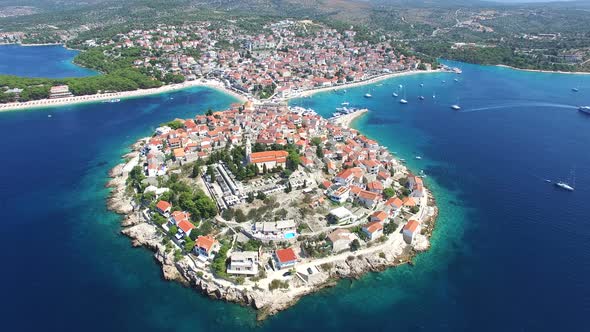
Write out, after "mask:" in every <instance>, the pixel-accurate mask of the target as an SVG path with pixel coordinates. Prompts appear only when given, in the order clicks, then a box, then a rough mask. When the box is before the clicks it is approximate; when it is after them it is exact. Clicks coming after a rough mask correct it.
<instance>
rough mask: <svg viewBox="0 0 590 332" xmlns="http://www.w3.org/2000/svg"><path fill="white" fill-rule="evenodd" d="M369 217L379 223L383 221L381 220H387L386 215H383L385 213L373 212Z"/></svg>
mask: <svg viewBox="0 0 590 332" xmlns="http://www.w3.org/2000/svg"><path fill="white" fill-rule="evenodd" d="M371 217H372V218H376V219H379V221H383V220H385V219H387V213H385V211H375V212H373V214H372V215H371Z"/></svg>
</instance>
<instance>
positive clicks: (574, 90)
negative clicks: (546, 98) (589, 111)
mask: <svg viewBox="0 0 590 332" xmlns="http://www.w3.org/2000/svg"><path fill="white" fill-rule="evenodd" d="M572 91H573V92H578V91H580V89H578V88H572Z"/></svg>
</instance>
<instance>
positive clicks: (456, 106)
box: [451, 105, 461, 111]
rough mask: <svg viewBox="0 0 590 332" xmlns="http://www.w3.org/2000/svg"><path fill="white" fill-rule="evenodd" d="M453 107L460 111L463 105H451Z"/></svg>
mask: <svg viewBox="0 0 590 332" xmlns="http://www.w3.org/2000/svg"><path fill="white" fill-rule="evenodd" d="M451 108H452V109H454V110H455V111H458V110H460V109H461V106H459V105H451Z"/></svg>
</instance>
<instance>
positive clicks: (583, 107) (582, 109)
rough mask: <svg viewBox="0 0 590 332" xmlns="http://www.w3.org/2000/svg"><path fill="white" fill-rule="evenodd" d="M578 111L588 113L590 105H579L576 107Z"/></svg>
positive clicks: (589, 112)
mask: <svg viewBox="0 0 590 332" xmlns="http://www.w3.org/2000/svg"><path fill="white" fill-rule="evenodd" d="M578 111H580V112H582V113H584V114H590V106H580V107H578Z"/></svg>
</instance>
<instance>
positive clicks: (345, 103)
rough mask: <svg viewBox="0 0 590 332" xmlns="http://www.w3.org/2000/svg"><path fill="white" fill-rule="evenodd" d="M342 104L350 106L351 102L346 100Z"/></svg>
mask: <svg viewBox="0 0 590 332" xmlns="http://www.w3.org/2000/svg"><path fill="white" fill-rule="evenodd" d="M340 105H342V106H348V105H350V103H349V102H347V101H345V102H343V103H342V104H340Z"/></svg>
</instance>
